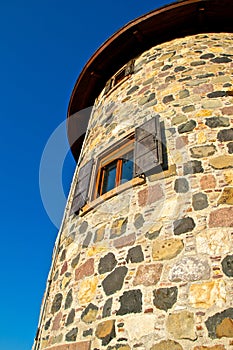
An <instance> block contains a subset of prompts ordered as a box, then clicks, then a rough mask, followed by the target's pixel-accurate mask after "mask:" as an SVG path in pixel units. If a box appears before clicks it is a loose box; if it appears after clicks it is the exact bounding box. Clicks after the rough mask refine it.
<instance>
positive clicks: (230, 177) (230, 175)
mask: <svg viewBox="0 0 233 350" xmlns="http://www.w3.org/2000/svg"><path fill="white" fill-rule="evenodd" d="M223 174H224V177H225V181H226V182H227V183H228V184H229V185H233V170H225V171H224V173H223Z"/></svg>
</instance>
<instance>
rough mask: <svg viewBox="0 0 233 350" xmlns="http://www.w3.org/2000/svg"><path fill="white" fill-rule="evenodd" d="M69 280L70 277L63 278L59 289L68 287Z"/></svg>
mask: <svg viewBox="0 0 233 350" xmlns="http://www.w3.org/2000/svg"><path fill="white" fill-rule="evenodd" d="M70 280H71V276H69V277H66V276H64V277H63V279H62V282H61V288H62V289H65V288H66V287H67V286H68V284H69V282H70Z"/></svg>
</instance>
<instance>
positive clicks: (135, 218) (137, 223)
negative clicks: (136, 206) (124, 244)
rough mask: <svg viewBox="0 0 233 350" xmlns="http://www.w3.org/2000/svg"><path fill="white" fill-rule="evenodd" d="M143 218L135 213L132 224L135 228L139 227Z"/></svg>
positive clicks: (142, 222)
mask: <svg viewBox="0 0 233 350" xmlns="http://www.w3.org/2000/svg"><path fill="white" fill-rule="evenodd" d="M144 222H145V220H144V217H143V215H142V214H140V213H138V214H136V215H135V217H134V226H135V227H136V229H139V228H141V227H142V226H143V224H144Z"/></svg>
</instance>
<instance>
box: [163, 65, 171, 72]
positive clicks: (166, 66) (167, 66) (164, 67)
mask: <svg viewBox="0 0 233 350" xmlns="http://www.w3.org/2000/svg"><path fill="white" fill-rule="evenodd" d="M171 67H172V64H165V66H163V68H162V69H161V70H162V71H165V70H168V69H170V68H171Z"/></svg>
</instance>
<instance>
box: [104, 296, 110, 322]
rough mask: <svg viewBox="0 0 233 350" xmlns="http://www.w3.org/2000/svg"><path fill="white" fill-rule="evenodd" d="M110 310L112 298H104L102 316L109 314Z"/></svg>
mask: <svg viewBox="0 0 233 350" xmlns="http://www.w3.org/2000/svg"><path fill="white" fill-rule="evenodd" d="M111 310H112V298H109V299H107V300H106V302H105V304H104V307H103V313H102V317H103V318H104V317H109V316H111Z"/></svg>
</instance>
